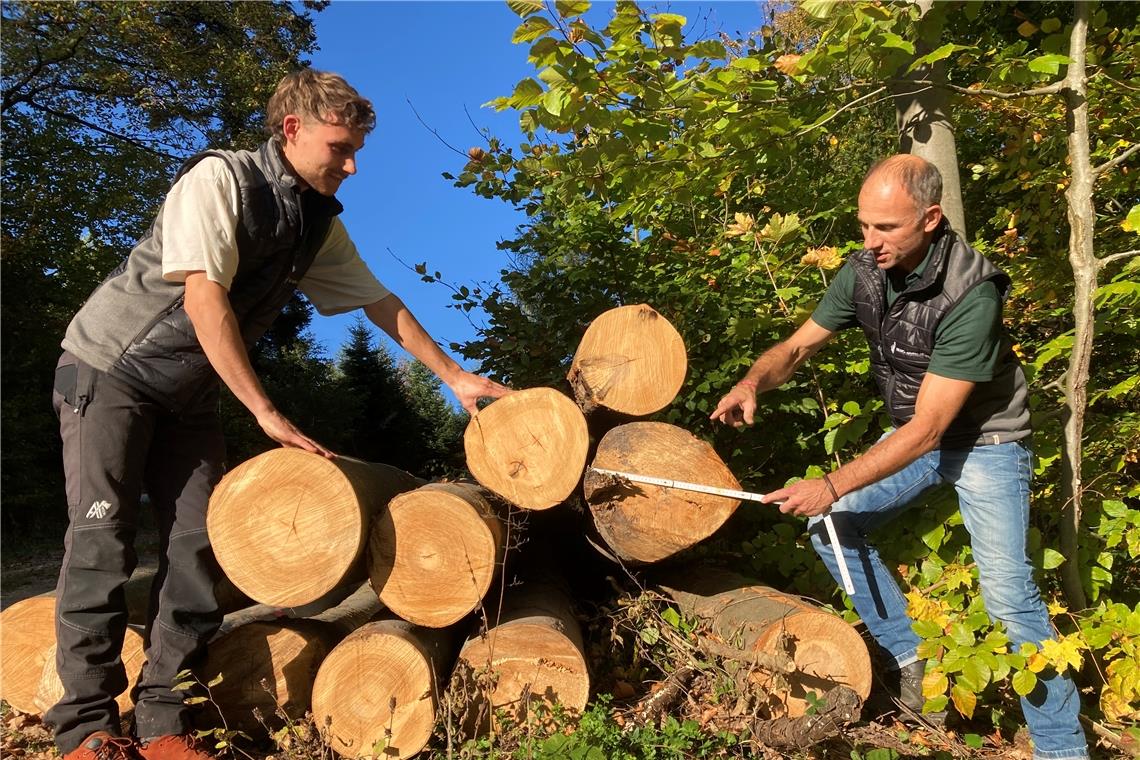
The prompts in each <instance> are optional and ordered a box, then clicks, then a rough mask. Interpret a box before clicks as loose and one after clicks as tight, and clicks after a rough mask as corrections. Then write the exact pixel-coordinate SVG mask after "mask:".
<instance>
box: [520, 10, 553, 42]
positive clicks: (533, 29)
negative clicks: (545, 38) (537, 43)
mask: <svg viewBox="0 0 1140 760" xmlns="http://www.w3.org/2000/svg"><path fill="white" fill-rule="evenodd" d="M553 28H554V24H552V23H550V22H549V21H547V20H546V17H545V16H533V17H531V18H528V19H527V20H526V21H524V22H522V23H521V24H519V26H518V29H515V33H514V34H513V35H511V42H515V43H518V42H530V41H531V40H536V39H538V38H539V37H541V36H542V35H544V34H546V33H547V32H549V31H550V30H551V29H553Z"/></svg>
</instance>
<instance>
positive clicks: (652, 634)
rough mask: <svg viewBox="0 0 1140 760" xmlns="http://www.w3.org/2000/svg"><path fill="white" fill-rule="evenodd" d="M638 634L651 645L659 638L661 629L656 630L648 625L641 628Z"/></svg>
mask: <svg viewBox="0 0 1140 760" xmlns="http://www.w3.org/2000/svg"><path fill="white" fill-rule="evenodd" d="M640 636H641V640H642V641H644V642H645V643H646V644H649V645H650V646H652V645H653V644H656V643H657V642H658V641H659V640H660V639H661V631H659V630H657V629H656V628H654V627H653V626H648V627H646V628H642V629H641V632H640Z"/></svg>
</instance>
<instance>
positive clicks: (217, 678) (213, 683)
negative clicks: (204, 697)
mask: <svg viewBox="0 0 1140 760" xmlns="http://www.w3.org/2000/svg"><path fill="white" fill-rule="evenodd" d="M224 678H225V675H224V674H222V673H218V675H216V676H214V678H212V679H211V680H210V682H209V683H208V684H206V686H207V687H208V688H210V689H212V688H214V687H215V686H217V685H218V684H220V683H221V682H222V680H223V679H224Z"/></svg>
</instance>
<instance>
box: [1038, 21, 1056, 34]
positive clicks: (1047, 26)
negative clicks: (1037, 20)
mask: <svg viewBox="0 0 1140 760" xmlns="http://www.w3.org/2000/svg"><path fill="white" fill-rule="evenodd" d="M1060 28H1061V20H1060V19H1057V18H1047V19H1045V20H1044V21H1042V22H1041V31H1043V32H1045V34H1052V33H1053V32H1055V31H1057V30H1058V29H1060Z"/></svg>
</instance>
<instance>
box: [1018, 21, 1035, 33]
mask: <svg viewBox="0 0 1140 760" xmlns="http://www.w3.org/2000/svg"><path fill="white" fill-rule="evenodd" d="M1017 33H1018V34H1020V35H1021V36H1022V37H1032V36H1033V35H1035V34H1037V25H1036V24H1034V23H1033V22H1032V21H1022V22H1021V25H1020V26H1018V27H1017Z"/></svg>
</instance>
